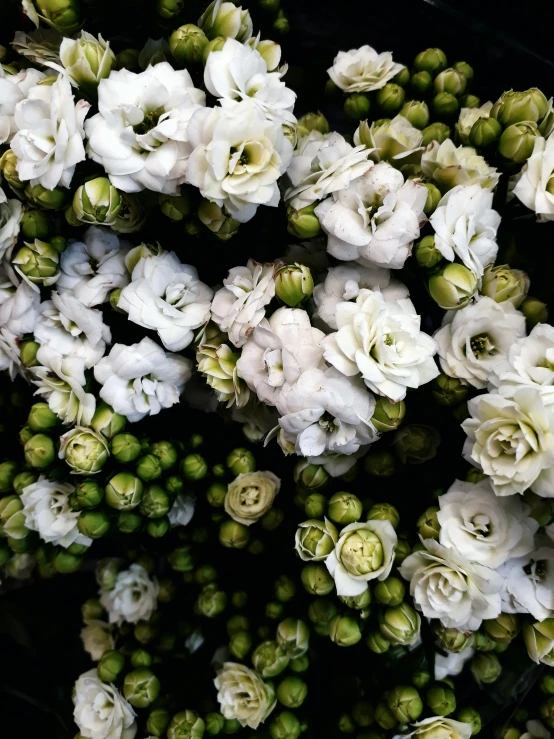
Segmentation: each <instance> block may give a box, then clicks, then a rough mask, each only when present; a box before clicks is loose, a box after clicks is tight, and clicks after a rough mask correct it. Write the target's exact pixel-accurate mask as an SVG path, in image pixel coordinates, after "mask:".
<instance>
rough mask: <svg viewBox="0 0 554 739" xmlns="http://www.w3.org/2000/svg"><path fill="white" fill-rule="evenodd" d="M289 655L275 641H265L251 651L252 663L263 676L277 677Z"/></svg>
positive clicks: (286, 663)
mask: <svg viewBox="0 0 554 739" xmlns="http://www.w3.org/2000/svg"><path fill="white" fill-rule="evenodd" d="M289 659H290V658H289V657H288V655H287V653H286V652H285V650H284V649H283V647H281V646H279V644H278V643H277V642H276V641H265V642H262V643H261V644H259V645H258V646H257V647H256V649H255V650H254V651H253V652H252V664H253V665H254V667H255V668H256V670H257V671H258V672H259V673H260V675H263V677H277V675H280V674H281V672H283V670H285V669H286V667H287V665H288V663H289Z"/></svg>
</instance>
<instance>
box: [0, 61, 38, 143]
mask: <svg viewBox="0 0 554 739" xmlns="http://www.w3.org/2000/svg"><path fill="white" fill-rule="evenodd" d="M44 77H45V75H44V74H43V73H42V72H39V71H38V69H33V68H29V69H22V70H21V72H17V73H16V74H6V73H5V71H4V68H3V67H0V144H6V143H9V142H10V141H11V139H12V138H13V136H14V134H15V132H16V131H17V126H16V125H15V120H14V113H15V106H16V105H17V103H20V102H21V101H22V100H24V99H25V98H26V96H27V95H28V94H29V90H30V89H31V88H32V87H34V86H35V85H36V84H37V82H38V81H39V80H41V79H43V78H44Z"/></svg>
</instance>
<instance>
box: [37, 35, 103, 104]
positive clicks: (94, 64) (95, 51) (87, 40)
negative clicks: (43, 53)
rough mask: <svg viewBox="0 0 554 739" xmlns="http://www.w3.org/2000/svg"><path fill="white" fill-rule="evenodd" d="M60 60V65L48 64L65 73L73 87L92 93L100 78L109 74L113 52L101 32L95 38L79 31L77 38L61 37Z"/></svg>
mask: <svg viewBox="0 0 554 739" xmlns="http://www.w3.org/2000/svg"><path fill="white" fill-rule="evenodd" d="M60 61H61V65H62V66H58V65H57V64H52V63H50V64H48V66H51V67H53V68H54V69H57V70H58V71H59V72H61V73H62V74H66V75H67V76H68V77H69V80H70V82H71V84H72V85H73V86H74V87H77V88H81V90H84V91H85V92H88V93H92V94H94V93H95V92H96V88H97V87H98V83H99V82H100V80H101V79H103V78H105V77H107V76H108V75H109V73H110V69H111V67H112V64H114V62H115V54H114V53H113V51H112V50H111V49H110V43H109V41H104V39H103V38H102V35H101V34H99V35H98V38H97V37H96V36H93V35H92V34H91V33H87V32H86V31H81V35H80V36H79V38H76V39H72V38H64V39H63V41H62V42H61V44H60Z"/></svg>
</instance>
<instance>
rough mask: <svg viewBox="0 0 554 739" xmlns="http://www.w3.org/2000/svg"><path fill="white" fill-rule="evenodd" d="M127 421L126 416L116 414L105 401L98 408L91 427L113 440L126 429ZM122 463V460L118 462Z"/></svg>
mask: <svg viewBox="0 0 554 739" xmlns="http://www.w3.org/2000/svg"><path fill="white" fill-rule="evenodd" d="M126 423H127V419H126V418H125V416H121V415H119V413H115V411H114V409H113V408H112V407H111V406H109V405H108V404H107V403H104V402H103V401H102V402H101V403H99V404H98V405H97V406H96V411H95V413H94V416H93V417H92V421H91V422H90V425H91V426H92V428H93V429H94V430H95V431H97V432H98V433H99V434H102V435H103V436H105V437H106V439H113V438H114V437H115V436H116V435H117V434H120V433H121V431H123V429H124V428H125V425H126ZM118 461H120V460H118Z"/></svg>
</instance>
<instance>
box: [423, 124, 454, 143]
mask: <svg viewBox="0 0 554 739" xmlns="http://www.w3.org/2000/svg"><path fill="white" fill-rule="evenodd" d="M421 134H422V137H423V138H422V140H421V145H422V146H429V144H430V143H431V142H432V141H437V142H438V143H439V144H442V143H443V142H444V141H446V139H449V138H450V134H451V130H450V126H447V125H446V123H441V122H440V121H436V122H435V123H431V125H430V126H427V127H426V128H424V129H423V131H422V132H421Z"/></svg>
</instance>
